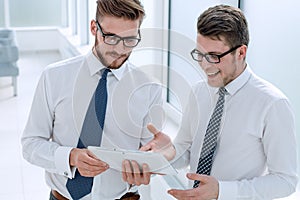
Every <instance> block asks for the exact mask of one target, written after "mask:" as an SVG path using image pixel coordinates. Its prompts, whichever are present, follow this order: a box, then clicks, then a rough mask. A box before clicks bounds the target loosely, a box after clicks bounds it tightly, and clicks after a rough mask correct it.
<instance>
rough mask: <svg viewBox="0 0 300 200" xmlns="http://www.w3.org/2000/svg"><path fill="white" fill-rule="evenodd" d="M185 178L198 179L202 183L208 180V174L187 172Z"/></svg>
mask: <svg viewBox="0 0 300 200" xmlns="http://www.w3.org/2000/svg"><path fill="white" fill-rule="evenodd" d="M186 176H187V178H188V179H190V180H194V181H200V182H202V183H207V182H208V176H207V175H204V174H195V173H188V174H187V175H186Z"/></svg>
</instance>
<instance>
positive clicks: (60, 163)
mask: <svg viewBox="0 0 300 200" xmlns="http://www.w3.org/2000/svg"><path fill="white" fill-rule="evenodd" d="M72 149H73V147H58V148H57V149H56V151H55V166H56V169H57V171H58V173H59V174H61V175H64V176H66V177H68V178H72V177H73V174H74V173H73V171H74V169H71V167H70V163H69V160H70V152H71V150H72Z"/></svg>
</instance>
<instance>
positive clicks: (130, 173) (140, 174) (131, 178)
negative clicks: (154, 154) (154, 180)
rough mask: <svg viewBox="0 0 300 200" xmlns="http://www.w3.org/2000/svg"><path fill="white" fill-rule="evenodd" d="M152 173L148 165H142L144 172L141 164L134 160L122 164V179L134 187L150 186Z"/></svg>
mask: <svg viewBox="0 0 300 200" xmlns="http://www.w3.org/2000/svg"><path fill="white" fill-rule="evenodd" d="M150 176H151V172H150V170H149V166H148V165H147V164H143V165H142V171H141V170H140V166H139V164H138V163H137V162H136V161H134V160H132V161H129V160H124V161H123V162H122V178H123V180H124V181H125V182H127V183H129V184H134V185H137V186H139V185H142V184H144V185H148V184H149V183H150Z"/></svg>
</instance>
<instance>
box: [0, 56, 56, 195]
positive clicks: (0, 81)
mask: <svg viewBox="0 0 300 200" xmlns="http://www.w3.org/2000/svg"><path fill="white" fill-rule="evenodd" d="M60 59H61V58H60V54H59V53H58V52H56V51H53V52H27V53H21V54H20V59H19V61H18V66H19V69H20V75H19V77H18V95H17V97H13V88H12V87H11V78H9V77H7V78H6V77H5V78H0V134H1V138H2V141H5V142H4V145H3V144H2V145H1V146H0V158H1V165H0V177H1V179H2V181H1V182H0V199H1V200H41V199H47V198H48V196H49V189H48V187H47V186H46V184H45V182H44V172H43V170H42V169H41V168H38V167H36V166H33V165H31V164H29V163H28V162H27V161H25V160H24V159H23V158H22V153H21V144H20V136H21V134H22V130H23V129H24V126H25V123H26V120H27V115H28V113H29V109H30V106H31V102H32V97H33V93H34V91H35V87H36V84H37V81H38V78H39V76H40V74H41V72H42V70H43V68H44V67H45V66H46V65H48V64H49V63H52V62H54V61H58V60H60Z"/></svg>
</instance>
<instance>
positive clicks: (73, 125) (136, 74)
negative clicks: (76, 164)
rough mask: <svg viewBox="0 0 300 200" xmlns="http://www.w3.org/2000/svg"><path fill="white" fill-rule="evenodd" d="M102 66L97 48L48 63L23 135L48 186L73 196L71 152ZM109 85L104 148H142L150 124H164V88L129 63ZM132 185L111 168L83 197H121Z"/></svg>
mask: <svg viewBox="0 0 300 200" xmlns="http://www.w3.org/2000/svg"><path fill="white" fill-rule="evenodd" d="M102 68H104V66H103V65H102V64H101V63H100V62H99V60H98V59H97V58H96V57H95V56H94V54H93V53H92V51H91V52H89V53H88V54H87V55H86V56H78V57H75V58H72V59H69V60H66V61H62V62H59V63H55V64H53V65H50V66H48V67H47V68H46V69H45V71H44V72H43V74H42V76H41V78H40V81H39V83H38V86H37V89H36V93H35V96H34V100H33V103H32V108H31V111H30V114H29V118H28V122H27V125H26V127H25V130H24V133H23V136H22V145H23V155H24V158H25V159H26V160H27V161H29V162H30V163H32V164H34V165H37V166H40V167H42V168H44V169H45V172H46V182H47V184H48V185H49V187H50V188H51V189H54V190H57V191H58V192H59V193H61V194H62V195H64V196H66V197H67V198H71V197H70V195H69V193H68V191H67V189H66V182H67V179H68V178H73V176H74V172H75V170H74V168H70V165H69V154H70V151H71V149H72V148H74V147H76V146H77V143H78V138H79V136H80V132H81V127H82V125H83V122H84V117H85V113H86V111H87V108H88V106H89V102H90V99H91V97H92V95H93V93H94V91H95V89H96V87H97V84H98V81H99V79H100V77H101V72H102V71H103V70H101V69H102ZM107 89H108V102H107V109H106V117H105V124H104V130H103V134H102V142H101V146H102V147H106V148H122V149H133V150H137V149H139V147H140V145H141V144H145V143H146V142H148V141H149V140H150V139H151V137H152V134H151V133H149V132H148V130H147V128H146V125H147V123H149V122H151V123H154V124H156V125H157V126H159V127H160V126H161V125H162V124H161V122H162V118H160V116H159V115H158V113H157V112H156V111H157V110H159V109H157V106H161V104H162V99H161V87H160V86H159V85H158V84H155V83H154V82H153V81H152V80H151V79H149V78H148V77H147V76H146V75H145V74H144V73H142V72H141V71H139V70H138V69H136V68H135V67H134V66H133V65H132V64H130V62H129V61H126V62H125V63H124V64H123V65H122V67H121V68H119V69H117V70H112V72H111V73H109V74H108V76H107ZM152 108H153V109H152ZM153 120H155V121H153ZM127 189H128V184H126V183H125V182H123V181H122V174H121V172H120V171H116V170H113V169H108V170H107V171H105V172H104V173H102V174H100V175H98V176H96V177H95V178H94V184H93V188H92V192H91V194H89V195H87V196H85V197H83V198H82V199H85V200H87V199H104V200H105V199H108V200H111V199H115V198H120V197H121V196H122V195H123V194H124V193H126V191H127Z"/></svg>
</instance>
